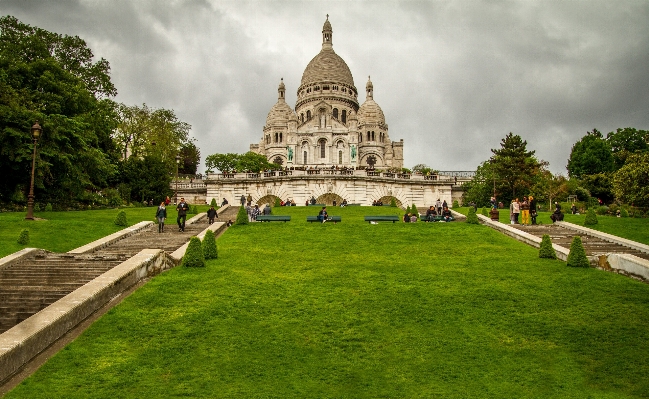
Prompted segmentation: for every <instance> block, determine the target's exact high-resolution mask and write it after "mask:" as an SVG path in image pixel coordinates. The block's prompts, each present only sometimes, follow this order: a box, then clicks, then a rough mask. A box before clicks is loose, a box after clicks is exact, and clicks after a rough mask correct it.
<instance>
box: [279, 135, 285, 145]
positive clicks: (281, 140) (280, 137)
mask: <svg viewBox="0 0 649 399" xmlns="http://www.w3.org/2000/svg"><path fill="white" fill-rule="evenodd" d="M283 134H284V133H280V134H279V142H280V143H281V142H283V141H284V139H283V138H282V135H283Z"/></svg>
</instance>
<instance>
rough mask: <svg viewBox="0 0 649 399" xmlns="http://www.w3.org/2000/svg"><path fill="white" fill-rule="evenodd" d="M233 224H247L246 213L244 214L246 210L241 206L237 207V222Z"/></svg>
mask: <svg viewBox="0 0 649 399" xmlns="http://www.w3.org/2000/svg"><path fill="white" fill-rule="evenodd" d="M235 223H236V224H248V212H246V208H245V207H244V206H243V205H241V206H240V207H239V212H237V220H236V222H235Z"/></svg>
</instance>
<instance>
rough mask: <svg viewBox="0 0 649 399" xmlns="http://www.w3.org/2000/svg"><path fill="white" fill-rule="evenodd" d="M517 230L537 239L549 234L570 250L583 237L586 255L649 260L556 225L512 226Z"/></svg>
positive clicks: (630, 249) (645, 256)
mask: <svg viewBox="0 0 649 399" xmlns="http://www.w3.org/2000/svg"><path fill="white" fill-rule="evenodd" d="M510 226H511V227H514V228H516V229H519V230H521V231H524V232H526V233H529V234H532V235H534V236H537V237H543V235H544V234H548V235H549V236H550V239H551V240H552V243H553V244H557V245H560V246H562V247H564V248H568V249H570V244H571V243H572V239H573V237H575V236H579V237H581V242H582V243H583V245H584V250H585V251H586V255H588V256H591V255H603V254H607V253H625V254H632V255H635V256H637V257H639V258H642V259H647V260H649V254H647V253H645V252H641V251H638V250H635V249H633V248H629V247H626V246H623V245H620V244H615V243H612V242H608V241H604V240H602V239H600V238H596V237H592V236H588V235H584V234H580V233H578V232H576V231H573V230H570V229H566V228H563V227H560V226H557V225H554V224H546V225H535V226H523V225H520V224H515V225H510Z"/></svg>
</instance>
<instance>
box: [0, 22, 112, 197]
mask: <svg viewBox="0 0 649 399" xmlns="http://www.w3.org/2000/svg"><path fill="white" fill-rule="evenodd" d="M109 72H110V67H109V64H108V62H107V61H106V60H104V59H100V60H99V61H96V62H94V61H93V54H92V51H91V50H90V49H89V48H88V47H87V46H86V43H85V42H84V41H83V40H82V39H80V38H79V37H76V36H75V37H71V36H67V35H59V34H56V33H52V32H48V31H46V30H43V29H40V28H36V27H31V26H29V25H25V24H23V23H21V22H20V21H18V20H17V19H16V18H14V17H11V16H7V17H2V18H0V142H1V143H2V148H1V149H0V168H2V170H3V179H0V200H11V197H14V198H18V197H19V196H16V195H15V194H16V192H20V191H22V192H26V191H27V189H28V187H29V179H30V171H31V159H32V150H33V144H32V138H31V135H30V127H31V125H32V124H33V123H34V121H36V120H38V121H39V122H40V124H41V126H42V127H43V133H42V135H41V138H40V139H39V141H38V151H37V162H36V166H37V168H36V172H35V191H36V193H35V195H36V197H37V198H39V199H41V200H45V201H54V200H59V201H65V202H69V201H74V200H79V199H81V198H83V197H84V193H85V191H86V190H97V189H101V188H103V187H105V186H106V184H108V183H109V182H110V181H112V180H113V179H114V177H115V173H116V160H117V152H116V149H115V147H114V145H113V142H112V140H111V139H110V132H111V131H112V129H113V128H114V127H115V126H116V114H115V104H114V102H112V101H111V100H110V99H108V97H111V96H114V95H116V94H117V92H116V90H115V87H114V86H113V84H112V83H111V81H110V75H109ZM45 187H47V190H45Z"/></svg>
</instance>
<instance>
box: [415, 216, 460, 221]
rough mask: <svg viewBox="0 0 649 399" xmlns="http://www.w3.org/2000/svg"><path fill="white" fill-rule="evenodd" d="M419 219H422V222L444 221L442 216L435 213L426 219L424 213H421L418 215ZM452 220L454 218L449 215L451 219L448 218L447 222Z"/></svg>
mask: <svg viewBox="0 0 649 399" xmlns="http://www.w3.org/2000/svg"><path fill="white" fill-rule="evenodd" d="M419 220H420V221H422V222H443V221H444V216H440V215H435V216H431V219H430V220H427V219H426V215H421V216H419ZM454 220H455V218H454V217H453V216H451V219H450V220H449V222H452V221H454Z"/></svg>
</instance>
